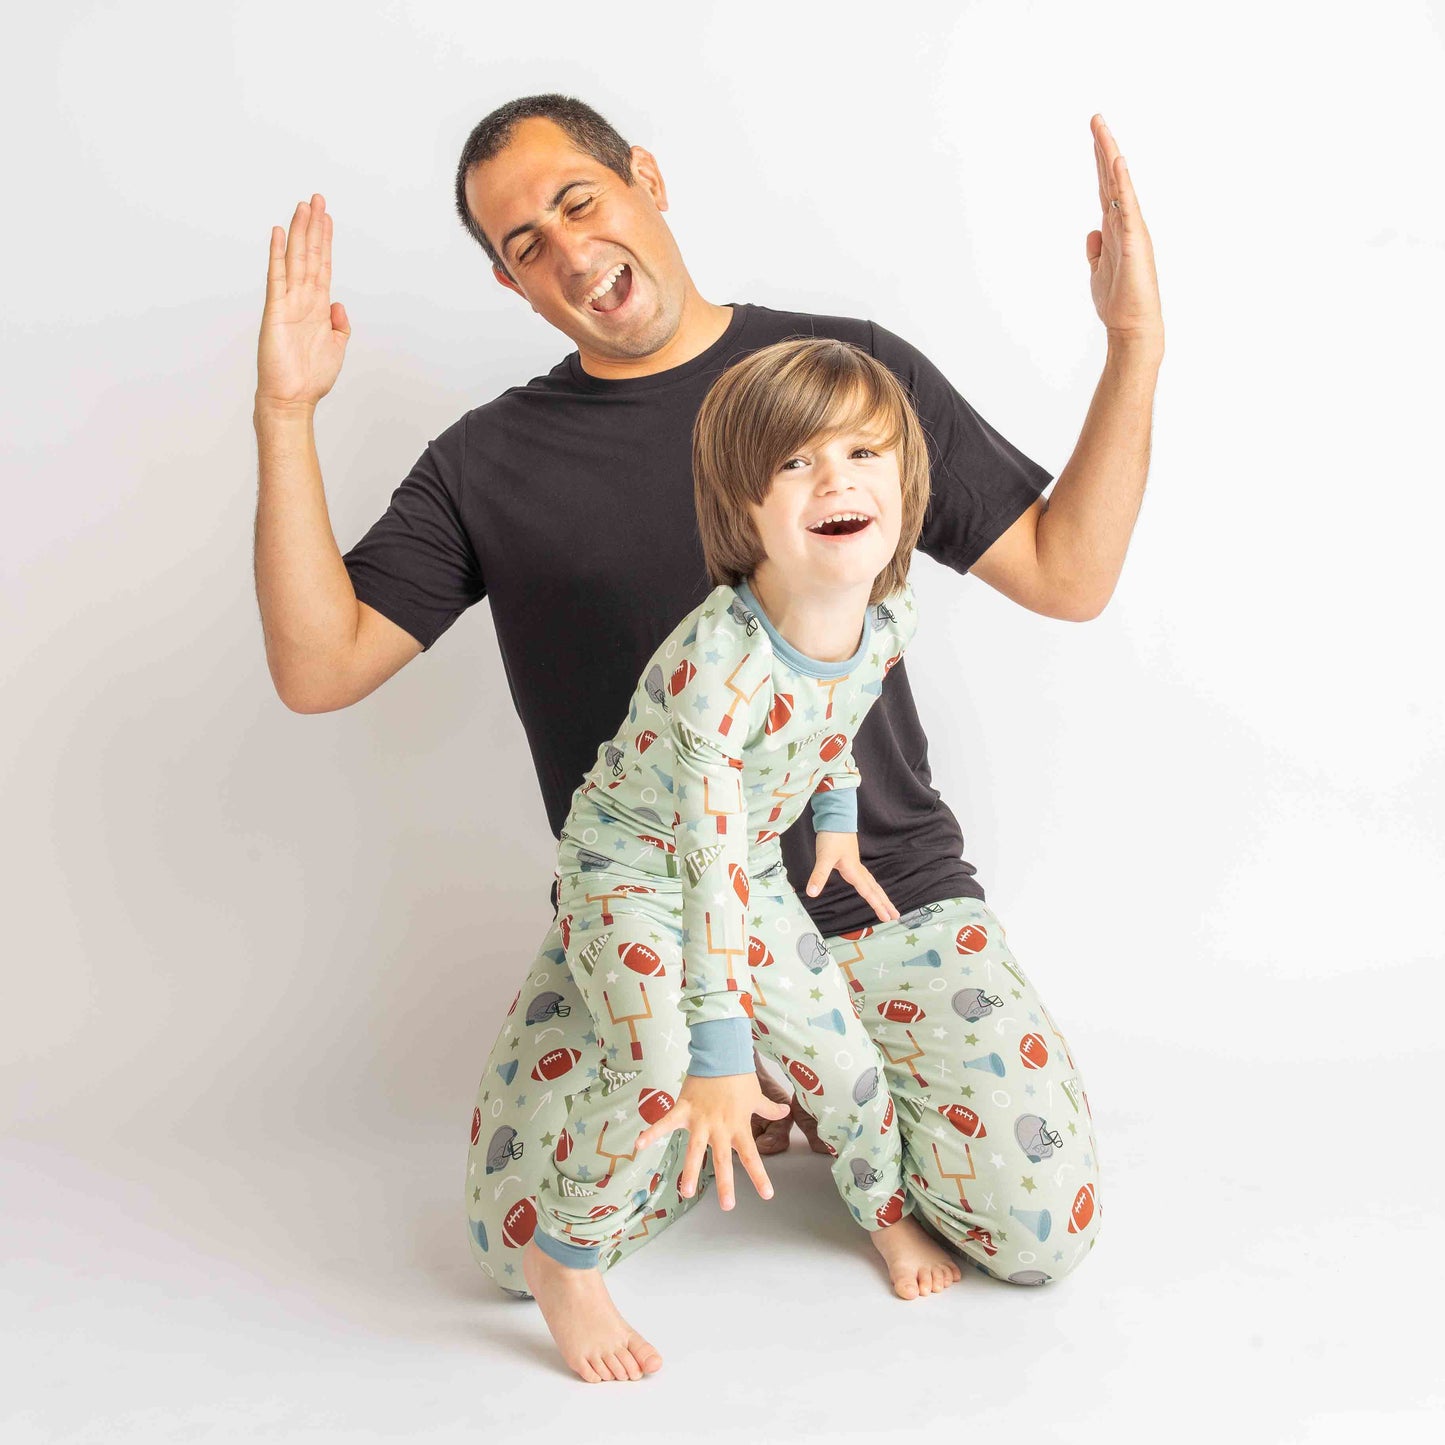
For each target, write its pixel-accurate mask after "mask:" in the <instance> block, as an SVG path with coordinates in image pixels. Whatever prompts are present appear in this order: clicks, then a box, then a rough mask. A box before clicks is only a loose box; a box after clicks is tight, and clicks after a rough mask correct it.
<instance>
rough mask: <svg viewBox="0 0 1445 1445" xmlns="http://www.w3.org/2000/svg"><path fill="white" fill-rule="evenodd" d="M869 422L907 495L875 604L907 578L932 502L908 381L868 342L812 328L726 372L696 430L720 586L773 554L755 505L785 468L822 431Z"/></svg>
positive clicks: (700, 501) (708, 551) (710, 566)
mask: <svg viewBox="0 0 1445 1445" xmlns="http://www.w3.org/2000/svg"><path fill="white" fill-rule="evenodd" d="M863 426H867V427H869V428H870V429H871V430H873V431H875V432H876V433H877V439H878V443H879V445H880V446H881V447H882V448H883V449H884V450H888V451H893V450H896V452H897V454H898V480H899V483H900V491H901V494H902V502H903V508H902V512H903V515H902V525H901V527H900V529H899V533H898V550H897V551H896V552H895V553H894V554H893V558H892V560H891V561H890V562H889V563H888V565H887V566H886V567H885V568H884V569H883V570H882V571H881V572H880V573H879V574H878V576H877V578H876V579H875V580H874V583H873V591H872V593H871V595H870V596H869V599H868V601H869V604H870V605H872V604H873V603H877V602H881V601H882V600H883V599H884V598H885V597H888V596H891V595H892V594H893V593H894V592H897V591H898V590H899V588H901V587H902V586H903V584H904V582H905V581H906V580H907V577H908V564H909V563H910V561H911V560H912V558H913V549H914V548H915V547H916V546H917V545H918V538H919V535H920V534H921V533H922V531H923V514H924V511H925V510H926V508H927V506H928V485H929V483H928V446H927V442H926V440H925V438H924V435H923V428H922V426H921V425H920V424H919V421H918V417H917V415H916V414H915V412H914V410H913V407H912V405H911V403H910V402H909V400H908V393H907V392H906V391H905V390H904V389H903V384H902V383H901V382H900V381H899V380H898V378H897V377H896V376H894V375H893V373H892V372H891V371H890V370H889V369H888V368H887V367H886V366H884V365H883V363H882V362H881V361H878V360H877V359H876V358H875V357H872V356H870V355H869V354H868V353H867V352H866V351H864V350H863V349H862V348H861V347H858V346H854V345H853V344H852V343H851V342H848V341H836V340H833V339H831V338H827V337H809V336H805V337H798V338H796V339H793V340H790V341H779V342H777V343H776V344H774V345H772V346H764V347H762V348H761V349H759V350H758V351H754V352H752V353H751V354H749V355H748V356H745V357H744V358H743V359H742V360H741V361H738V362H736V363H734V364H733V365H732V366H730V367H728V369H727V370H726V371H724V372H723V374H722V375H721V376H720V377H718V379H717V380H716V381H715V382H714V383H713V385H712V388H711V389H710V390H709V391H708V394H707V396H706V397H705V398H704V399H703V403H702V407H701V409H700V410H699V412H698V414H697V422H696V424H695V425H694V427H693V433H692V475H693V494H694V499H695V501H696V504H697V524H698V531H699V533H700V534H701V537H702V552H703V557H704V558H705V560H706V562H707V570H708V576H709V577H710V578H711V579H712V583H713V585H714V586H715V587H716V586H721V585H722V584H723V583H726V584H728V585H729V586H733V587H735V586H737V584H738V583H739V582H741V581H745V580H746V579H747V578H748V577H750V576H752V574H753V572H754V571H755V570H756V569H757V567H758V566H759V565H760V564H761V563H762V561H763V559H764V558H765V557H766V556H767V554H766V553H765V552H764V551H763V545H762V541H761V540H760V538H759V537H758V532H757V528H756V527H755V526H754V525H753V519H752V514H751V513H750V512H749V510H748V507H749V504H752V505H757V506H761V505H762V503H763V501H764V499H765V498H766V497H767V495H768V492H769V491H770V490H771V488H772V485H773V476H774V474H775V473H776V472H777V470H778V468H779V467H780V466H782V464H783V463H784V462H785V461H787V460H788V458H789V457H791V456H792V455H793V454H794V453H795V452H796V451H797V450H798V449H799V448H800V447H802V446H803V445H804V444H805V443H807V442H809V441H812V440H814V439H815V438H820V439H823V440H826V439H828V438H831V437H834V436H837V435H838V434H839V433H840V432H843V431H846V430H850V429H852V428H854V427H863Z"/></svg>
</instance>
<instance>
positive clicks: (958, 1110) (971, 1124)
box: [938, 1104, 988, 1139]
mask: <svg viewBox="0 0 1445 1445" xmlns="http://www.w3.org/2000/svg"><path fill="white" fill-rule="evenodd" d="M938 1112H939V1113H940V1114H942V1115H943V1117H944V1118H945V1119H947V1120H948V1122H949V1123H950V1124H952V1125H953V1127H954V1128H955V1129H957V1130H958V1132H959V1133H960V1134H967V1135H968V1137H969V1138H970V1139H982V1138H984V1136H985V1135H987V1133H988V1130H987V1129H985V1128H984V1127H983V1120H982V1119H980V1118H979V1117H978V1115H977V1114H975V1113H974V1112H973V1110H972V1109H970V1108H969V1107H968V1105H966V1104H940V1105H939V1106H938Z"/></svg>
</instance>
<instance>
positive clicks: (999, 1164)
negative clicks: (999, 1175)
mask: <svg viewBox="0 0 1445 1445" xmlns="http://www.w3.org/2000/svg"><path fill="white" fill-rule="evenodd" d="M988 1162H989V1163H990V1164H992V1165H993V1166H994V1168H995V1169H1001V1168H1003V1163H1004V1158H1003V1155H1002V1154H990V1155H989V1158H988Z"/></svg>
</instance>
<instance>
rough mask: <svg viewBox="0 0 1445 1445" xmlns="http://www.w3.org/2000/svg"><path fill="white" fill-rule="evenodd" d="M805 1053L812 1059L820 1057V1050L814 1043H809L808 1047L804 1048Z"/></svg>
mask: <svg viewBox="0 0 1445 1445" xmlns="http://www.w3.org/2000/svg"><path fill="white" fill-rule="evenodd" d="M803 1053H804V1055H805V1056H806V1057H807V1058H810V1059H816V1058H817V1057H818V1051H817V1049H815V1048H814V1047H813V1046H812V1044H809V1045H808V1047H807V1048H806V1049H804V1050H803Z"/></svg>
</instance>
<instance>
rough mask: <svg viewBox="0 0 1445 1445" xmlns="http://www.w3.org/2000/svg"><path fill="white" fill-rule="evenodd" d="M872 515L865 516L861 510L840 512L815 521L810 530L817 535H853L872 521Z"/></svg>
mask: <svg viewBox="0 0 1445 1445" xmlns="http://www.w3.org/2000/svg"><path fill="white" fill-rule="evenodd" d="M872 520H873V519H872V518H871V517H865V516H864V515H863V514H862V513H861V512H839V513H838V514H837V515H836V516H833V517H824V518H823V520H822V521H821V522H814V523H813V525H812V526H811V527H809V528H808V530H809V531H810V532H811V533H812V534H813V535H814V536H815V537H852V536H855V535H856V534H857V533H859V532H861V531H862V530H863V529H864V528H865V527H867V526H868V525H869V524H870V523H871V522H872Z"/></svg>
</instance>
